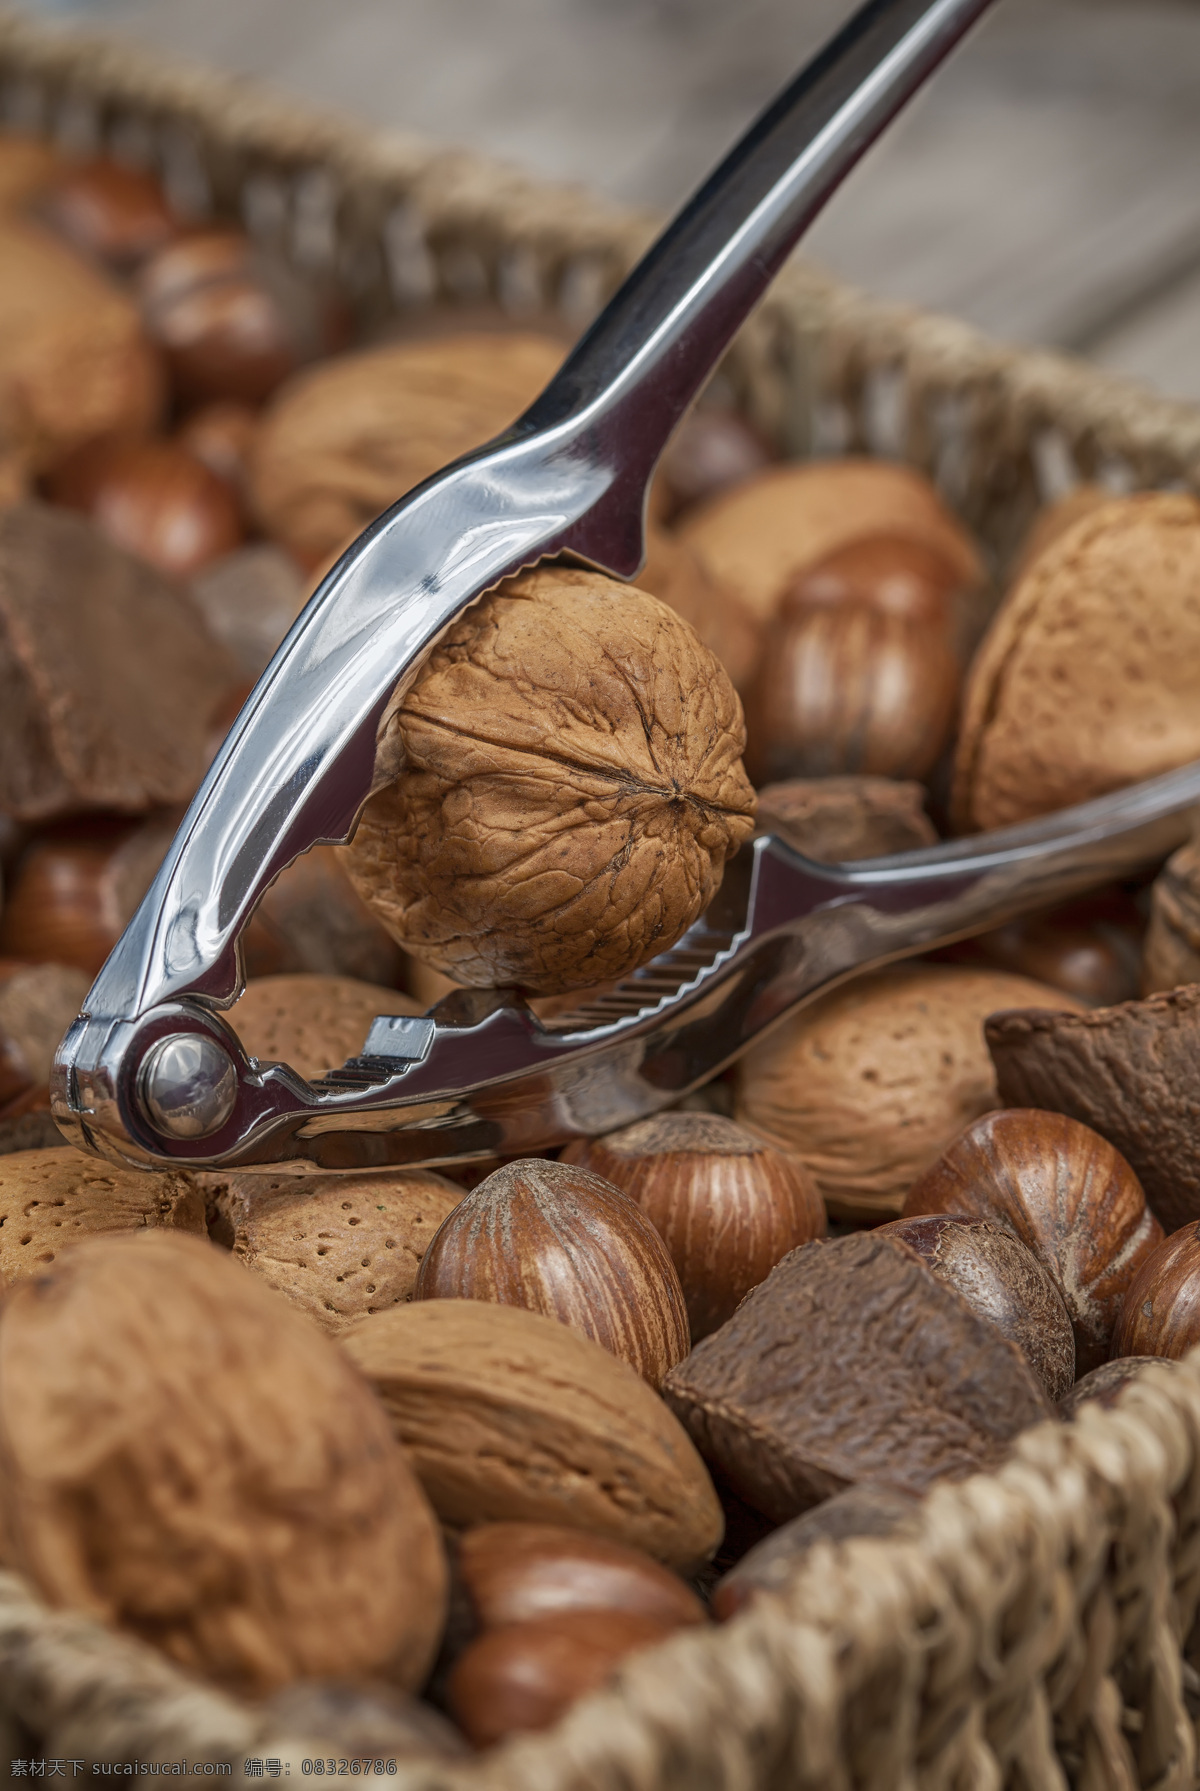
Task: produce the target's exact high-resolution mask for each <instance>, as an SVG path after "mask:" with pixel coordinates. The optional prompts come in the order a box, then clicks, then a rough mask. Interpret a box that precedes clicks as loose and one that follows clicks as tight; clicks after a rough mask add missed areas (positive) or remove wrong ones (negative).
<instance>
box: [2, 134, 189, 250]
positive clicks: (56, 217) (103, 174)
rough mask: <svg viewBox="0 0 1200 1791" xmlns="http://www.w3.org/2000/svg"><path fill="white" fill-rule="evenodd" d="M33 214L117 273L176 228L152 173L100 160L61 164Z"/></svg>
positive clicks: (158, 246) (167, 238) (176, 231)
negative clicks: (59, 171)
mask: <svg viewBox="0 0 1200 1791" xmlns="http://www.w3.org/2000/svg"><path fill="white" fill-rule="evenodd" d="M37 212H38V216H39V217H40V218H41V219H42V221H43V222H44V223H46V224H48V225H49V226H50V228H51V230H53V231H55V232H57V234H58V235H59V236H62V237H65V238H66V240H67V241H68V242H69V243H71V244H72V245H73V247H75V248H76V249H81V250H82V251H83V253H84V254H85V255H91V256H94V257H95V258H96V260H98V261H105V262H108V263H109V265H110V266H112V267H114V268H117V269H119V270H123V269H129V268H132V267H135V266H136V265H137V263H138V262H139V261H142V260H144V259H145V257H146V256H147V255H150V254H152V253H153V252H154V251H155V250H156V249H161V248H162V247H163V245H164V244H165V243H169V242H171V241H172V240H173V239H174V238H175V237H176V236H178V235H179V232H180V230H181V228H182V225H181V223H180V220H179V219H178V218H177V217H176V215H175V213H174V212H173V211H172V209H171V207H170V205H169V204H168V202H167V196H166V194H165V193H164V192H163V189H162V186H161V185H160V183H159V182H158V181H157V180H155V178H154V176H153V175H152V174H147V173H146V172H145V171H144V170H143V169H140V168H126V167H124V166H123V165H122V164H121V163H120V162H113V161H109V160H108V158H107V157H105V156H96V157H93V158H92V159H91V160H90V161H85V162H69V163H67V164H66V165H65V166H64V167H63V169H62V172H61V173H60V174H59V175H58V177H57V179H55V180H54V181H52V182H51V183H50V184H49V185H48V186H46V187H45V188H43V189H42V192H41V194H40V197H39V200H38V205H37Z"/></svg>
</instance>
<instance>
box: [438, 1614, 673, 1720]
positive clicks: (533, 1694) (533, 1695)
mask: <svg viewBox="0 0 1200 1791" xmlns="http://www.w3.org/2000/svg"><path fill="white" fill-rule="evenodd" d="M673 1628H674V1625H672V1624H669V1623H664V1622H662V1621H660V1620H658V1619H656V1618H653V1617H646V1616H641V1615H639V1614H637V1613H635V1612H633V1611H563V1612H560V1613H559V1614H558V1615H556V1616H553V1617H538V1618H536V1619H534V1620H533V1621H531V1622H528V1623H508V1624H505V1625H504V1627H503V1628H501V1629H493V1630H489V1631H488V1632H487V1634H486V1635H482V1636H480V1637H479V1639H478V1640H477V1641H475V1642H472V1643H471V1645H470V1646H469V1647H468V1648H466V1649H464V1651H463V1653H462V1654H461V1655H460V1656H459V1658H458V1660H457V1661H456V1662H455V1665H454V1668H453V1670H452V1671H451V1674H450V1678H449V1681H448V1683H447V1688H446V1695H447V1701H448V1703H449V1706H450V1712H451V1715H452V1716H453V1717H454V1720H455V1721H456V1722H457V1723H458V1725H459V1727H460V1728H461V1729H462V1731H463V1733H464V1734H465V1735H466V1737H467V1740H468V1741H470V1742H471V1743H472V1745H473V1746H475V1747H477V1748H485V1747H491V1746H492V1745H493V1744H494V1743H495V1742H497V1741H503V1739H504V1737H505V1736H506V1735H514V1734H518V1733H521V1732H526V1731H529V1730H533V1729H546V1728H549V1726H550V1724H551V1723H553V1722H556V1721H557V1720H558V1718H559V1717H560V1716H561V1715H562V1714H563V1712H564V1711H565V1710H566V1709H568V1708H569V1706H570V1705H572V1704H573V1703H574V1702H575V1700H576V1699H577V1698H581V1697H583V1696H584V1695H585V1693H587V1692H591V1691H597V1690H598V1689H599V1687H600V1686H602V1685H603V1684H604V1682H605V1680H607V1679H608V1678H610V1677H611V1675H612V1674H613V1673H614V1672H615V1670H616V1668H617V1667H618V1666H619V1665H620V1663H621V1661H622V1660H624V1659H625V1657H626V1656H627V1655H629V1654H633V1653H635V1652H636V1651H637V1650H638V1649H639V1648H652V1647H654V1645H655V1644H656V1643H658V1642H662V1641H665V1640H666V1638H667V1637H668V1636H669V1635H670V1634H671V1633H672V1629H673Z"/></svg>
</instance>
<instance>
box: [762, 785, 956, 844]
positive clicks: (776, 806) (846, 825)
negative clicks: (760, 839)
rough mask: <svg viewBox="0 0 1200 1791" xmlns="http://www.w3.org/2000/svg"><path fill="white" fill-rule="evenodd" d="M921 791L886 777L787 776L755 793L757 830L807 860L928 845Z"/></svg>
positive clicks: (932, 836)
mask: <svg viewBox="0 0 1200 1791" xmlns="http://www.w3.org/2000/svg"><path fill="white" fill-rule="evenodd" d="M925 794H926V793H925V789H924V787H923V786H922V785H921V784H919V783H915V782H912V781H908V782H897V781H895V780H894V779H892V778H887V777H813V778H803V777H797V778H790V779H789V780H788V781H787V782H785V783H780V784H768V785H767V786H766V788H765V789H761V790H760V791H759V792H758V816H757V820H756V825H755V832H756V833H774V834H777V835H778V836H779V838H780V839H781V840H785V841H786V842H787V844H788V845H789V846H794V847H795V849H796V851H797V852H802V853H803V854H804V856H805V857H806V858H815V859H818V860H819V861H820V862H821V863H823V864H847V863H850V862H851V861H853V860H854V859H856V858H884V857H886V856H887V855H888V854H889V853H892V852H911V851H914V850H915V849H916V848H917V847H919V846H933V845H936V843H937V834H936V832H935V831H934V827H933V823H932V822H931V821H930V819H929V817H928V815H927V814H926V813H925Z"/></svg>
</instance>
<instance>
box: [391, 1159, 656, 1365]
mask: <svg viewBox="0 0 1200 1791" xmlns="http://www.w3.org/2000/svg"><path fill="white" fill-rule="evenodd" d="M413 1299H414V1300H445V1299H450V1300H488V1301H492V1302H496V1303H498V1304H500V1305H502V1306H524V1307H525V1308H526V1309H527V1310H528V1311H530V1312H540V1313H544V1314H545V1315H546V1317H548V1318H556V1319H558V1320H559V1321H560V1323H562V1324H564V1325H570V1326H571V1327H572V1329H574V1330H576V1331H581V1332H582V1333H583V1335H584V1336H585V1337H590V1338H591V1339H592V1340H593V1342H595V1343H598V1344H600V1345H601V1346H602V1347H603V1348H604V1349H607V1350H609V1351H611V1353H612V1354H613V1355H614V1356H619V1357H620V1358H621V1359H622V1360H623V1361H625V1362H628V1363H629V1365H630V1367H631V1368H635V1369H636V1370H637V1372H638V1373H639V1374H640V1375H641V1376H642V1377H643V1378H644V1379H645V1380H648V1381H649V1382H650V1384H651V1385H652V1386H655V1387H657V1386H659V1385H660V1384H661V1382H662V1378H663V1376H664V1375H665V1374H666V1373H667V1371H668V1369H670V1368H673V1367H674V1366H675V1364H676V1363H677V1362H681V1361H682V1360H683V1358H684V1356H686V1355H687V1353H688V1348H689V1337H688V1321H687V1310H686V1308H685V1306H684V1299H683V1289H682V1288H681V1287H680V1285H679V1277H678V1275H677V1274H676V1273H675V1267H674V1264H673V1263H672V1261H671V1258H670V1256H669V1254H668V1252H667V1247H666V1245H665V1244H664V1243H663V1241H662V1239H661V1237H660V1236H659V1235H658V1232H657V1231H656V1230H655V1229H654V1227H653V1225H652V1224H651V1223H650V1221H649V1220H648V1219H647V1218H645V1217H644V1215H643V1214H642V1212H641V1211H640V1209H639V1208H638V1206H637V1203H636V1202H635V1201H633V1200H631V1199H630V1198H629V1196H628V1195H627V1194H623V1193H622V1192H621V1190H620V1189H619V1188H615V1187H613V1186H612V1184H611V1183H609V1182H606V1181H602V1180H601V1178H600V1177H599V1176H598V1175H592V1174H591V1173H590V1172H589V1171H588V1170H586V1169H581V1168H577V1167H576V1166H575V1165H574V1164H570V1163H548V1162H545V1161H544V1160H542V1159H540V1158H527V1159H524V1160H522V1161H520V1162H516V1163H508V1164H505V1165H504V1167H503V1168H501V1169H497V1170H496V1171H495V1172H494V1173H493V1174H492V1175H489V1176H488V1178H487V1180H486V1181H483V1182H481V1183H480V1184H479V1186H478V1187H477V1188H475V1189H473V1191H472V1192H471V1193H470V1194H468V1195H467V1196H466V1198H465V1199H464V1200H461V1201H460V1202H459V1204H458V1205H457V1206H456V1207H455V1209H454V1211H453V1212H452V1213H449V1214H448V1215H447V1217H446V1218H445V1219H444V1220H443V1222H442V1224H441V1225H440V1226H439V1228H438V1230H437V1231H436V1232H435V1233H434V1235H433V1238H432V1240H431V1241H430V1244H429V1246H428V1248H427V1250H426V1251H425V1254H424V1256H423V1257H422V1259H421V1267H420V1269H419V1270H418V1271H417V1280H416V1285H415V1287H414V1288H413Z"/></svg>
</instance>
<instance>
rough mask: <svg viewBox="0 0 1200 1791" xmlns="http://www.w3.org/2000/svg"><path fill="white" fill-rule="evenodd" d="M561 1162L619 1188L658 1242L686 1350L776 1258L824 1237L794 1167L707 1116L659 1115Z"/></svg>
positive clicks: (587, 1143) (821, 1215) (821, 1218)
mask: <svg viewBox="0 0 1200 1791" xmlns="http://www.w3.org/2000/svg"><path fill="white" fill-rule="evenodd" d="M563 1156H564V1159H566V1160H569V1161H571V1162H575V1163H584V1164H586V1165H587V1166H588V1168H590V1169H594V1170H595V1171H596V1173H597V1174H598V1175H602V1176H605V1177H606V1178H607V1180H608V1181H610V1182H613V1183H614V1184H615V1185H616V1186H617V1187H618V1188H624V1189H625V1191H626V1193H628V1194H631V1195H632V1196H633V1198H634V1200H636V1201H637V1203H638V1205H639V1206H640V1207H641V1209H642V1211H643V1212H644V1213H645V1215H646V1217H647V1219H648V1220H649V1221H650V1223H651V1224H652V1225H653V1226H654V1227H655V1228H656V1229H657V1230H658V1231H659V1232H660V1233H661V1235H662V1237H663V1238H664V1239H665V1240H666V1244H667V1248H668V1249H669V1250H670V1252H671V1256H672V1259H673V1261H674V1263H675V1267H676V1269H677V1270H678V1271H679V1279H680V1282H681V1283H682V1286H683V1293H684V1297H685V1299H686V1300H687V1311H688V1322H689V1324H690V1327H691V1333H692V1341H693V1342H694V1343H695V1342H699V1340H700V1338H701V1337H707V1336H708V1334H709V1332H710V1331H715V1330H716V1329H717V1327H718V1325H723V1324H724V1323H725V1320H726V1319H727V1318H731V1317H732V1316H733V1313H734V1312H735V1311H736V1309H737V1307H738V1305H739V1303H740V1301H741V1300H742V1299H743V1298H744V1297H745V1295H746V1294H748V1293H749V1291H750V1289H751V1288H752V1287H757V1286H758V1284H759V1282H760V1281H763V1280H765V1279H766V1277H767V1275H768V1274H769V1273H770V1272H771V1270H772V1269H773V1268H774V1266H775V1264H776V1263H777V1262H778V1261H779V1259H780V1257H782V1256H786V1255H787V1253H788V1251H789V1250H794V1249H795V1248H796V1246H797V1245H798V1244H807V1243H808V1242H809V1240H810V1239H811V1238H815V1237H820V1236H821V1234H822V1233H823V1232H824V1230H825V1208H824V1207H823V1206H822V1205H821V1199H820V1196H819V1195H818V1193H817V1190H816V1188H815V1187H814V1186H813V1183H812V1181H811V1179H810V1178H809V1176H808V1175H807V1174H806V1173H805V1172H804V1170H803V1169H802V1168H801V1167H800V1165H799V1164H798V1163H796V1162H794V1161H793V1160H792V1159H791V1158H789V1157H786V1156H784V1155H783V1153H782V1152H781V1151H777V1150H772V1149H771V1147H770V1145H768V1144H765V1143H764V1142H763V1140H762V1139H761V1138H757V1137H755V1135H754V1134H753V1133H752V1132H747V1131H746V1130H745V1128H744V1127H742V1126H738V1125H735V1124H734V1123H733V1121H732V1120H730V1119H724V1118H722V1117H721V1115H719V1114H716V1113H660V1114H659V1115H657V1117H656V1118H654V1119H643V1120H640V1121H639V1122H638V1123H637V1124H636V1125H632V1126H626V1127H625V1128H624V1130H623V1131H620V1132H610V1133H609V1135H608V1136H607V1137H606V1138H593V1139H590V1140H579V1141H577V1142H575V1143H573V1144H570V1145H568V1146H567V1149H566V1150H565V1151H564V1153H563Z"/></svg>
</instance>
